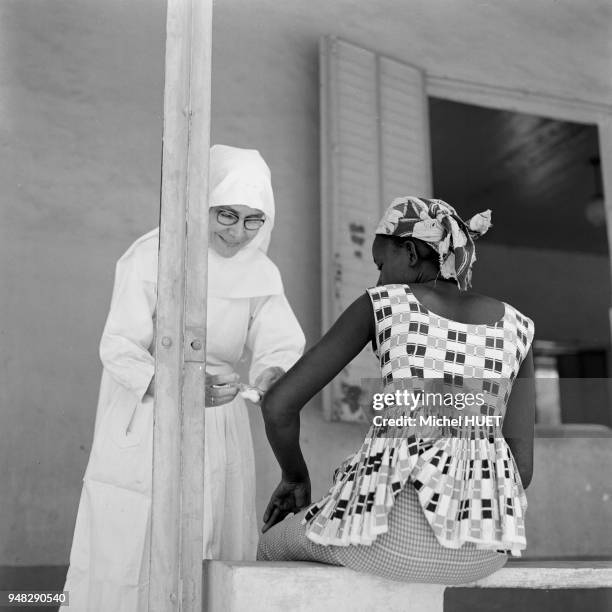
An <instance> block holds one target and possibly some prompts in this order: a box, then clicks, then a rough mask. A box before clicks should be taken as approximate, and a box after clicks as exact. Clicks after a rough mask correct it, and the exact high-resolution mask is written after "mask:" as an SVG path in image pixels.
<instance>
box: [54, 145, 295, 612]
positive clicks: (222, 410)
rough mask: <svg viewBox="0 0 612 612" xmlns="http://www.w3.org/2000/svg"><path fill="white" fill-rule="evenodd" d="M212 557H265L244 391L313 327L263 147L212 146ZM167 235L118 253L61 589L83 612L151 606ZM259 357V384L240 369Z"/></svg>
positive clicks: (265, 382)
mask: <svg viewBox="0 0 612 612" xmlns="http://www.w3.org/2000/svg"><path fill="white" fill-rule="evenodd" d="M209 189H210V191H209V250H208V305H207V340H206V389H205V407H204V406H203V407H202V408H203V410H205V459H204V546H203V551H202V558H203V559H223V560H244V561H249V560H254V559H255V556H256V551H257V540H258V529H257V520H256V513H255V458H254V452H253V442H252V438H251V431H250V425H249V417H248V405H247V403H246V402H245V399H244V398H245V397H248V398H249V399H254V400H256V401H257V400H258V399H260V397H261V396H262V395H263V394H264V393H265V392H266V390H267V389H268V388H269V387H270V386H271V385H272V384H273V383H274V382H275V381H276V380H277V379H278V378H280V376H282V374H283V373H284V372H285V371H287V370H288V369H289V368H290V367H291V366H292V365H293V364H294V363H295V362H296V361H297V360H298V358H299V357H300V355H301V354H302V352H303V349H304V335H303V333H302V330H301V328H300V325H299V323H298V321H297V319H296V317H295V315H294V314H293V311H292V310H291V307H290V306H289V303H288V302H287V299H286V297H285V294H284V291H283V284H282V281H281V276H280V273H279V271H278V268H277V267H276V266H275V264H274V263H273V262H272V261H271V260H270V259H269V258H268V257H267V255H266V251H267V248H268V244H269V242H270V236H271V232H272V228H273V226H274V213H275V207H274V196H273V192H272V183H271V176H270V169H269V167H268V165H267V164H266V162H265V161H264V159H263V158H262V157H261V155H260V154H259V153H258V152H257V151H256V150H249V149H240V148H236V147H230V146H225V145H215V146H213V147H211V151H210V186H209ZM158 245H159V230H158V229H155V230H153V231H151V232H149V233H148V234H146V235H144V236H142V237H141V238H139V239H138V240H136V242H134V244H132V245H131V246H130V247H129V248H128V250H127V251H126V252H125V254H124V255H123V256H122V257H121V258H120V259H119V261H118V263H117V266H116V272H115V283H114V288H113V295H112V300H111V305H110V311H109V314H108V318H107V321H106V325H105V327H104V331H103V334H102V339H101V342H100V358H101V361H102V364H103V373H102V381H101V386H100V393H99V399H98V408H97V413H96V421H95V430H94V439H93V444H92V449H91V454H90V458H89V462H88V465H87V469H86V471H85V476H84V479H83V489H82V493H81V499H80V503H79V508H78V513H77V519H76V526H75V532H74V538H73V542H72V549H71V554H70V567H69V569H68V575H67V578H66V585H65V587H64V590H66V591H69V593H70V595H69V597H70V607H71V609H72V610H75V611H78V612H81V611H86V610H87V611H88V612H92V611H98V610H100V611H104V612H107V611H108V610H113V611H115V612H135V611H140V610H146V609H147V605H148V601H147V600H148V581H149V576H148V566H149V562H148V561H149V550H150V549H149V547H150V541H149V540H150V533H149V532H150V518H151V487H152V442H153V401H154V400H153V398H154V392H155V358H154V354H153V351H154V345H155V339H154V334H155V314H156V300H157V265H158ZM245 353H247V354H249V355H250V370H249V373H248V380H246V381H241V380H240V378H239V375H238V374H237V373H236V369H237V365H238V363H239V361H240V360H241V359H242V358H243V355H244V354H245Z"/></svg>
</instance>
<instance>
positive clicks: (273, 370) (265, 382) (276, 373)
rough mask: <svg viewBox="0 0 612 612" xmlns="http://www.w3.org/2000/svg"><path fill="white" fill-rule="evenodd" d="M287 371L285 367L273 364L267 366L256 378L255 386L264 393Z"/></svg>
mask: <svg viewBox="0 0 612 612" xmlns="http://www.w3.org/2000/svg"><path fill="white" fill-rule="evenodd" d="M284 373H285V370H283V368H279V367H277V366H272V367H270V368H266V369H265V370H264V371H263V372H262V373H261V374H260V375H259V376H258V377H257V378H256V379H255V386H256V387H257V388H258V389H259V390H260V391H261V394H262V395H263V394H264V393H265V392H266V391H267V390H268V389H269V388H270V387H271V386H272V385H273V384H274V383H275V382H276V381H277V380H278V379H279V378H281V376H282V375H283V374H284Z"/></svg>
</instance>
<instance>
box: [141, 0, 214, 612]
mask: <svg viewBox="0 0 612 612" xmlns="http://www.w3.org/2000/svg"><path fill="white" fill-rule="evenodd" d="M211 22H212V0H168V8H167V21H166V27H167V31H166V80H165V91H164V128H163V149H162V190H161V220H160V250H159V271H158V289H157V335H156V366H155V426H154V436H153V500H152V514H151V516H152V518H151V562H150V587H149V610H150V611H151V612H157V611H159V612H162V611H163V612H167V611H170V610H172V611H174V610H177V611H178V610H185V611H196V610H197V611H198V612H199V611H200V610H202V586H203V585H202V514H203V464H204V379H205V349H206V283H207V246H208V245H207V235H208V159H209V145H210V142H209V141H210V61H211Z"/></svg>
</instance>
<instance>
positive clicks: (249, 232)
mask: <svg viewBox="0 0 612 612" xmlns="http://www.w3.org/2000/svg"><path fill="white" fill-rule="evenodd" d="M265 218H266V216H265V215H264V213H263V212H261V210H259V209H257V208H251V207H249V206H243V205H241V204H237V205H233V206H212V207H211V208H210V209H209V219H208V241H209V245H210V246H211V247H212V248H213V249H214V250H215V251H216V252H217V253H219V255H221V256H222V257H233V256H234V255H235V254H236V253H238V251H239V250H240V249H242V248H243V247H245V246H246V245H247V244H249V242H251V240H253V238H255V236H257V232H258V231H259V229H260V228H261V226H262V225H263V224H264V222H265Z"/></svg>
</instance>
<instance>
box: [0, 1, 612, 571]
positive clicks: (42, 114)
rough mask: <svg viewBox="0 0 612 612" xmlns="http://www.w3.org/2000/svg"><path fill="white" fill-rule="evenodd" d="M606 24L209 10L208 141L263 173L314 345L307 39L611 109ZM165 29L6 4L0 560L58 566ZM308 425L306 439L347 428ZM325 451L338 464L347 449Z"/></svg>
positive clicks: (460, 11)
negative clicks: (254, 157) (239, 154)
mask: <svg viewBox="0 0 612 612" xmlns="http://www.w3.org/2000/svg"><path fill="white" fill-rule="evenodd" d="M610 12H611V7H610V5H609V3H607V2H606V1H605V0H593V1H592V2H584V3H575V2H573V1H572V0H555V1H553V0H535V1H534V0H529V1H527V0H525V1H524V2H521V3H498V4H492V3H486V4H485V3H482V2H480V1H479V0H465V1H463V2H461V3H459V2H454V3H451V2H445V1H442V0H440V1H438V2H434V1H431V0H417V1H412V2H410V3H407V2H404V1H403V0H396V1H393V2H382V0H381V1H380V2H363V1H362V0H351V1H349V0H338V1H336V2H334V1H332V0H311V1H309V2H298V1H295V0H289V1H287V2H282V3H279V2H277V1H276V0H249V1H248V2H247V1H246V0H243V1H239V0H223V1H222V2H217V3H216V4H215V18H214V19H215V22H214V53H213V134H212V139H213V141H215V142H225V143H228V144H234V145H239V146H249V147H256V148H258V149H260V150H261V151H262V153H263V155H264V157H265V158H266V160H268V162H269V163H270V166H271V167H272V171H273V181H274V187H275V192H276V198H277V203H278V225H277V231H276V233H275V237H274V242H273V246H272V249H271V254H272V256H273V258H274V259H276V261H277V262H278V263H279V266H280V268H281V271H282V273H283V275H284V279H285V284H286V288H287V293H288V295H289V298H290V300H291V302H292V303H293V305H294V306H295V309H296V312H297V314H298V316H299V318H300V319H301V321H302V322H303V325H304V327H305V330H306V332H307V335H308V337H309V339H310V340H311V341H312V340H313V339H314V338H315V337H316V336H317V334H318V331H319V325H320V316H319V300H320V295H319V187H318V185H319V170H318V161H319V157H318V67H317V42H318V38H319V37H320V36H322V35H325V34H335V35H340V36H343V37H345V38H347V39H350V40H352V41H354V42H356V43H358V44H361V45H364V46H368V47H373V48H375V49H376V50H377V51H379V52H381V53H384V54H387V55H391V56H395V57H397V58H398V59H401V60H403V61H406V62H410V63H413V64H416V65H418V66H420V67H422V68H424V69H425V70H428V71H430V72H432V73H434V74H436V75H442V76H444V75H448V76H452V77H454V78H462V79H467V80H474V81H482V82H485V83H492V84H497V85H503V86H507V87H512V86H516V87H520V88H521V89H535V90H538V91H540V92H546V93H552V94H555V95H560V96H566V97H571V98H582V99H586V100H590V101H594V102H605V101H608V100H610V99H611V94H612V82H611V81H610V79H609V67H610V58H611V55H612V54H611V45H612V37H611V36H610V28H611V25H612V17H611V15H610ZM163 29H164V3H163V2H162V1H161V0H154V1H152V0H132V2H124V1H123V0H104V2H99V1H98V0H79V2H72V1H69V0H54V1H53V2H42V1H40V0H4V1H3V2H2V3H1V4H0V66H1V67H2V70H1V71H0V102H1V104H0V117H1V118H2V122H1V123H0V125H1V127H0V130H1V132H0V135H1V145H2V146H1V148H0V156H1V160H0V179H1V181H2V192H1V195H0V199H1V202H2V206H1V208H0V210H1V211H2V219H1V222H0V232H1V235H0V266H1V270H2V272H1V279H2V283H3V289H2V292H1V295H2V298H1V303H0V307H1V312H2V318H1V320H0V337H1V339H2V343H1V346H2V369H1V370H0V377H1V378H0V437H1V439H0V465H2V466H3V467H5V466H6V467H5V469H3V470H2V471H0V490H1V491H2V495H0V516H2V520H1V521H0V543H1V546H0V564H5V565H42V564H61V563H65V562H66V561H67V557H68V550H69V545H70V538H71V534H72V528H73V521H74V516H75V513H76V503H77V500H78V494H79V487H80V482H79V481H80V478H81V475H82V472H83V469H84V466H85V462H86V459H87V454H88V450H89V447H90V443H91V434H92V426H93V419H94V409H95V400H96V395H97V387H98V378H99V373H100V366H99V363H98V359H97V342H98V337H99V335H100V331H101V329H102V325H103V322H104V316H105V312H106V309H107V307H108V303H109V299H110V289H111V283H112V273H113V265H114V261H115V260H116V258H117V257H118V256H119V255H120V254H121V252H122V251H123V250H124V249H125V248H126V247H127V246H128V244H129V243H130V242H131V241H132V240H133V239H134V238H136V237H137V236H138V235H140V234H141V233H144V232H145V231H147V230H148V229H149V228H151V227H153V226H154V225H156V222H157V215H158V211H157V207H158V202H159V173H160V136H161V112H162V79H163V75H162V68H163ZM372 280H374V270H372V276H371V277H368V279H367V280H366V281H365V283H364V284H368V283H370V282H371V281H372ZM606 299H607V298H606ZM525 310H526V311H528V308H527V307H525ZM314 408H316V405H315V407H314ZM314 408H313V409H312V410H314ZM308 414H309V416H308V419H309V421H308V422H309V423H310V425H308V427H309V428H310V429H309V431H311V432H312V433H313V436H314V435H315V434H316V435H317V436H318V437H320V438H322V437H323V436H324V435H327V434H326V432H334V431H336V432H338V431H340V429H339V428H347V427H350V426H347V425H333V426H328V425H326V424H323V423H322V422H321V421H320V418H319V416H318V414H317V412H316V411H314V412H309V413H308ZM342 431H343V432H346V431H349V429H342ZM350 431H353V430H350ZM324 432H325V433H324ZM339 438H342V439H346V440H345V441H344V442H342V444H339V445H338V447H337V448H336V446H335V445H334V444H335V441H336V440H338V439H339ZM354 438H355V439H357V438H358V436H357V435H355V437H354ZM326 440H327V442H329V444H330V445H331V446H332V447H334V448H333V452H334V453H335V452H336V451H337V453H338V455H343V454H346V453H345V450H346V452H348V450H350V446H351V445H352V444H353V434H352V433H350V434H346V435H340V434H339V435H338V436H330V438H326ZM319 442H321V443H323V440H322V439H321V440H318V439H314V437H313V439H311V441H310V442H309V445H310V446H309V450H307V453H309V456H310V457H311V459H312V461H313V462H314V467H313V475H314V477H315V480H316V482H315V490H316V491H319V492H321V491H322V490H323V487H324V482H325V480H326V479H327V478H328V476H329V472H328V467H327V463H328V461H329V462H330V463H333V460H335V457H331V456H329V457H326V458H325V459H320V453H319V452H318V450H317V447H316V444H317V443H319ZM258 444H259V442H258ZM261 453H263V451H261ZM261 457H262V458H263V457H264V455H263V454H262V455H261ZM261 461H263V459H260V463H261ZM265 494H266V493H264V494H263V495H265Z"/></svg>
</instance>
